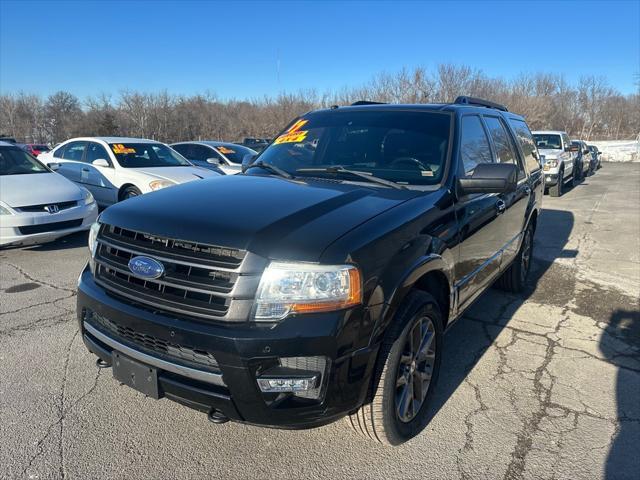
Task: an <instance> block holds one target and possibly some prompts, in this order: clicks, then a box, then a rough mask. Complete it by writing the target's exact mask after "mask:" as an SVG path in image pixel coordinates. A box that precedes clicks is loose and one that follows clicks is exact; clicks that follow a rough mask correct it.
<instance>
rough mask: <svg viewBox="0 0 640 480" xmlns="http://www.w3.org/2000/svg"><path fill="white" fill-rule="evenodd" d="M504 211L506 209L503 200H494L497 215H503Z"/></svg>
mask: <svg viewBox="0 0 640 480" xmlns="http://www.w3.org/2000/svg"><path fill="white" fill-rule="evenodd" d="M506 209H507V204H506V203H504V200H501V199H498V200H496V210H497V211H498V215H500V214H501V213H504V211H505V210H506Z"/></svg>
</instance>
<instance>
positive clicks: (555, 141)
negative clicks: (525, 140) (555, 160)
mask: <svg viewBox="0 0 640 480" xmlns="http://www.w3.org/2000/svg"><path fill="white" fill-rule="evenodd" d="M533 138H534V139H535V141H536V146H537V147H538V148H542V149H547V150H560V149H562V138H561V137H560V135H555V134H549V133H534V134H533Z"/></svg>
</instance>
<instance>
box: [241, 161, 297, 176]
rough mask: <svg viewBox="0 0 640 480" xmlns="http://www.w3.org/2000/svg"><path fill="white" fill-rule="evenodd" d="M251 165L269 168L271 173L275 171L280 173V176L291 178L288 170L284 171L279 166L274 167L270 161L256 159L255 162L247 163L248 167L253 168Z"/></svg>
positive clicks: (277, 173)
mask: <svg viewBox="0 0 640 480" xmlns="http://www.w3.org/2000/svg"><path fill="white" fill-rule="evenodd" d="M253 167H258V168H262V169H264V170H269V171H270V172H271V173H275V174H276V175H280V176H281V177H284V178H288V179H291V178H293V175H291V174H290V173H289V172H286V171H284V170H283V169H281V168H280V167H276V166H275V165H271V164H270V163H265V162H263V161H262V160H258V161H257V162H255V163H252V164H251V165H249V167H248V168H253Z"/></svg>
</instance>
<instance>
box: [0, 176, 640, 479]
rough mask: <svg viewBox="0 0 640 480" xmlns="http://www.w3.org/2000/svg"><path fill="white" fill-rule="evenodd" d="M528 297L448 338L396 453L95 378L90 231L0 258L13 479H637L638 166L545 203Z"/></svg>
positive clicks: (499, 297)
mask: <svg viewBox="0 0 640 480" xmlns="http://www.w3.org/2000/svg"><path fill="white" fill-rule="evenodd" d="M543 207H544V211H543V213H542V216H541V218H540V222H539V228H538V231H537V233H536V238H535V246H534V257H535V263H534V267H533V268H534V270H533V272H532V273H533V278H532V279H531V282H530V287H529V288H528V290H527V292H525V294H523V295H507V294H504V293H502V292H499V291H496V290H490V291H489V292H488V293H486V294H485V295H483V297H482V298H481V299H480V300H479V301H478V302H477V303H476V304H475V305H473V306H472V307H471V308H470V309H469V310H468V311H467V312H466V314H465V316H464V317H463V318H462V319H461V320H459V321H458V322H457V323H456V324H455V325H454V326H453V327H452V328H451V329H450V330H449V332H448V333H447V335H446V337H445V353H444V359H443V370H442V372H441V374H440V381H439V384H438V388H437V392H436V395H435V401H434V404H433V405H432V414H433V419H432V421H431V423H430V424H429V426H428V427H427V429H426V430H425V431H424V432H423V433H422V434H421V435H419V436H418V437H416V438H415V439H413V440H412V441H411V442H409V443H407V444H405V445H403V446H401V447H398V448H388V447H381V446H378V445H375V444H373V443H370V442H368V441H366V440H365V439H363V438H360V437H358V436H356V435H355V434H353V433H352V432H351V431H350V429H349V428H348V427H347V426H346V425H345V424H343V422H342V421H340V422H337V423H334V424H332V425H329V426H326V427H323V428H319V429H314V430H305V431H283V430H271V429H265V428H257V427H251V426H245V425H239V424H234V423H226V424H224V425H214V424H211V423H209V422H208V421H207V419H206V416H205V415H203V414H201V413H198V412H195V411H192V410H189V409H187V408H185V407H182V406H180V405H178V404H175V403H173V402H171V401H169V400H166V399H164V400H161V401H155V400H152V399H149V398H145V397H144V396H143V395H141V394H138V393H136V392H135V391H133V390H131V389H129V388H127V387H124V386H120V385H119V384H118V382H116V381H115V380H114V379H113V378H112V376H111V371H110V370H98V369H97V368H96V367H95V357H93V356H92V355H91V354H89V353H88V352H87V350H86V349H85V347H84V345H83V344H82V340H81V338H80V336H79V333H78V325H77V323H76V319H75V286H76V279H77V277H78V274H79V272H80V271H81V269H82V267H83V265H84V263H85V261H86V260H87V256H88V251H87V248H86V234H79V235H74V236H71V237H67V238H65V239H63V240H60V241H57V242H55V243H52V244H48V245H44V246H38V247H30V248H22V249H10V250H0V477H1V478H30V479H35V478H40V479H50V478H82V479H84V478H92V479H99V478H132V479H157V478H161V477H168V478H274V477H281V478H330V479H334V478H345V477H349V478H356V479H359V478H385V479H391V478H404V479H407V478H434V479H446V478H452V479H458V478H460V479H482V478H486V479H500V478H503V479H562V478H570V479H599V478H606V479H617V478H620V479H624V478H628V479H638V478H640V447H639V445H640V305H639V298H640V164H605V165H604V167H603V169H602V170H600V171H598V172H597V174H596V175H595V176H593V177H589V178H587V179H586V180H585V181H584V182H583V183H582V184H580V185H579V186H577V187H576V188H574V189H572V190H569V191H568V192H566V193H565V194H564V195H563V196H562V197H561V198H551V197H549V196H545V197H544V205H543Z"/></svg>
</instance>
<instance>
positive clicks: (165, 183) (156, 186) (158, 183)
mask: <svg viewBox="0 0 640 480" xmlns="http://www.w3.org/2000/svg"><path fill="white" fill-rule="evenodd" d="M174 185H175V183H173V182H170V181H169V180H154V181H153V182H151V183H150V184H149V188H150V189H151V190H160V189H161V188H166V187H173V186H174Z"/></svg>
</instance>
